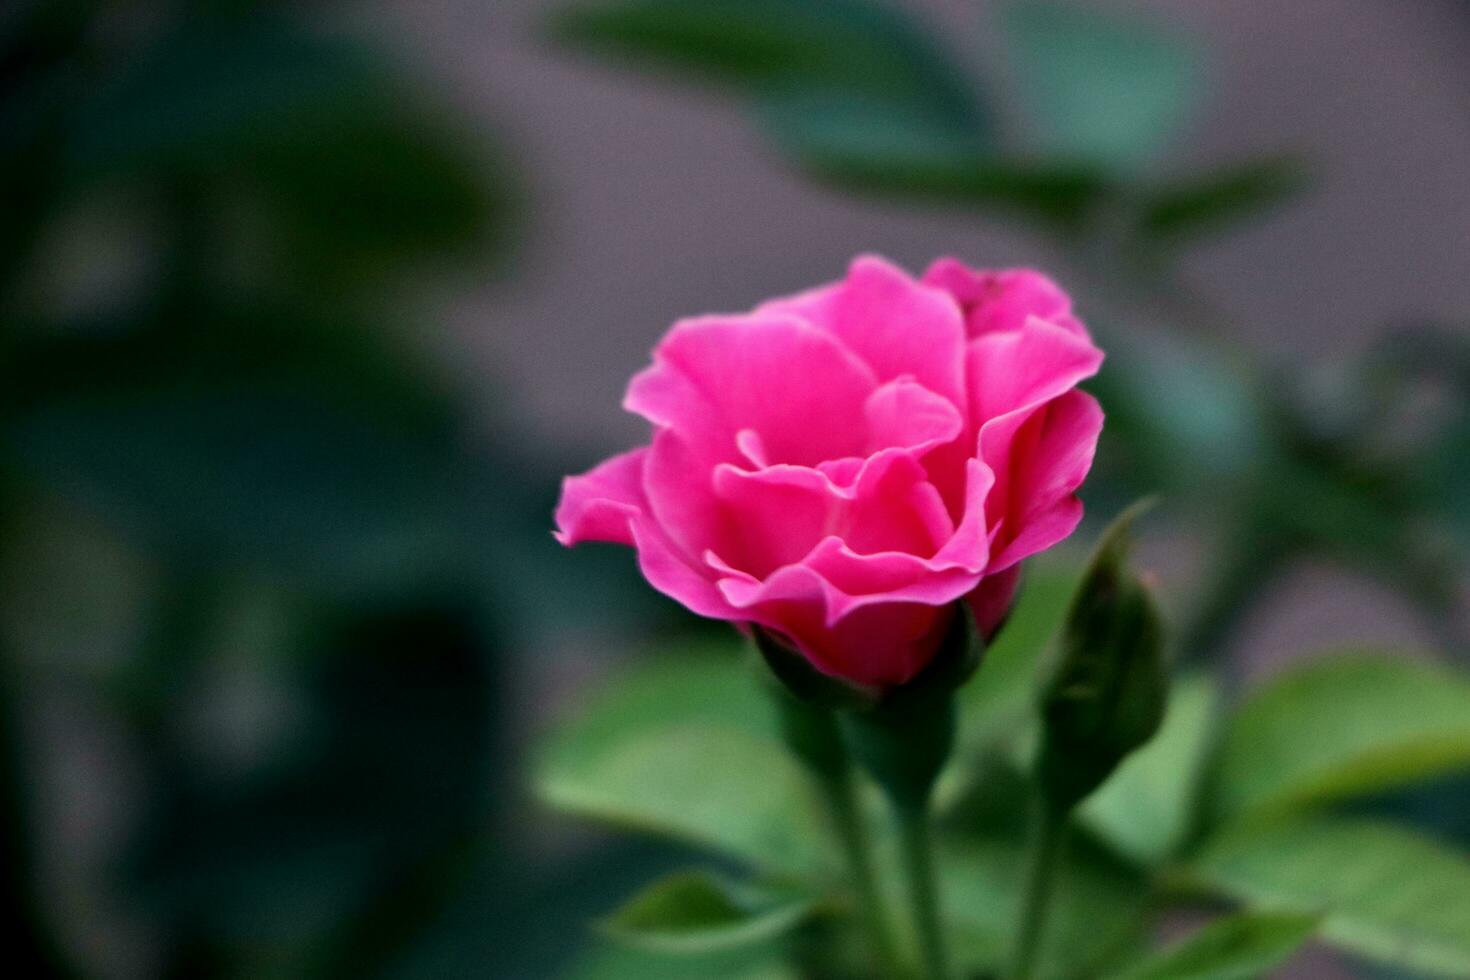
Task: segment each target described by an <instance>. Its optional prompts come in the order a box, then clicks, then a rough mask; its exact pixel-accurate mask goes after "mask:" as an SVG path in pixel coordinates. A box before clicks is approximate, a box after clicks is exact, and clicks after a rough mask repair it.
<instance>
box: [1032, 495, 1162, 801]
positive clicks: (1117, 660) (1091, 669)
mask: <svg viewBox="0 0 1470 980" xmlns="http://www.w3.org/2000/svg"><path fill="white" fill-rule="evenodd" d="M1148 505H1149V502H1147V501H1144V502H1141V503H1140V504H1135V505H1134V506H1133V507H1132V508H1130V509H1129V510H1127V511H1125V512H1124V513H1123V514H1122V515H1121V516H1120V517H1119V518H1118V519H1117V520H1115V521H1114V522H1113V524H1112V525H1111V526H1110V527H1109V528H1108V529H1107V530H1106V531H1104V532H1103V535H1102V539H1101V540H1100V541H1099V542H1098V546H1097V550H1096V552H1095V553H1094V555H1093V558H1092V561H1091V562H1090V563H1089V565H1088V568H1087V572H1086V574H1085V575H1084V576H1083V578H1082V584H1081V585H1080V586H1079V587H1078V589H1077V594H1076V596H1075V597H1074V598H1073V600H1072V605H1071V607H1070V609H1069V610H1068V613H1067V619H1066V625H1065V628H1064V630H1063V632H1062V640H1061V644H1060V646H1059V648H1058V656H1057V662H1056V665H1055V668H1054V670H1053V672H1052V674H1051V676H1050V677H1049V678H1048V680H1047V682H1046V685H1045V687H1044V689H1043V691H1042V695H1041V716H1042V743H1041V754H1040V756H1039V757H1038V759H1037V762H1036V779H1037V783H1038V786H1039V789H1040V792H1041V795H1042V796H1043V798H1045V800H1046V801H1047V804H1048V806H1050V807H1051V808H1052V809H1053V810H1054V811H1055V812H1057V813H1067V812H1068V811H1070V810H1071V809H1072V807H1074V806H1076V805H1077V804H1078V803H1079V802H1081V801H1082V800H1083V799H1084V798H1085V797H1087V796H1088V795H1090V794H1091V793H1092V792H1093V791H1094V790H1096V789H1097V788H1098V787H1099V786H1100V785H1101V784H1102V783H1103V781H1104V780H1106V779H1107V778H1108V777H1109V776H1110V775H1111V774H1112V772H1113V771H1114V770H1115V769H1116V768H1117V766H1118V764H1119V763H1121V762H1122V761H1123V759H1124V758H1126V757H1127V756H1128V755H1130V754H1132V753H1133V752H1134V751H1136V750H1137V749H1138V748H1140V747H1141V746H1142V745H1143V744H1144V743H1146V742H1147V741H1148V740H1149V739H1151V738H1152V737H1153V736H1154V733H1155V732H1157V731H1158V728H1159V725H1160V723H1161V722H1162V721H1163V717H1164V708H1165V703H1166V701H1167V697H1168V683H1169V681H1168V675H1167V672H1166V670H1165V668H1164V662H1163V638H1162V626H1161V625H1160V622H1159V614H1158V611H1157V609H1156V608H1155V607H1154V602H1153V599H1152V597H1150V596H1149V594H1148V591H1147V590H1146V589H1145V588H1144V587H1143V584H1142V582H1140V581H1139V579H1138V577H1137V574H1136V573H1135V572H1134V571H1133V570H1132V568H1131V567H1129V564H1128V553H1129V550H1130V548H1131V533H1132V524H1133V521H1134V520H1135V519H1136V518H1137V516H1138V515H1139V514H1140V513H1141V512H1142V511H1143V510H1145V509H1146V508H1147V507H1148Z"/></svg>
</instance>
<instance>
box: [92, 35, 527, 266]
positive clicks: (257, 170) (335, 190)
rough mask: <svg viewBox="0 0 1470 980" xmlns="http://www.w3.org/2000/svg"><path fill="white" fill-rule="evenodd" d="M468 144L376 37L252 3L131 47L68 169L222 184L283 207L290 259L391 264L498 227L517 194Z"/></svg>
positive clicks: (95, 103)
mask: <svg viewBox="0 0 1470 980" xmlns="http://www.w3.org/2000/svg"><path fill="white" fill-rule="evenodd" d="M468 145H469V144H468V142H467V141H466V140H465V139H464V137H463V134H461V133H460V132H458V127H457V126H456V125H454V124H453V123H452V122H451V120H449V119H448V118H447V117H446V115H445V113H443V112H440V111H434V110H432V109H431V108H430V106H429V105H428V103H427V102H426V100H424V99H422V98H420V97H419V94H418V93H417V92H415V91H412V90H410V88H409V86H407V85H405V84H404V83H402V82H401V81H400V80H399V79H398V78H397V77H396V75H395V73H394V72H392V71H391V70H390V69H389V68H388V66H387V64H386V63H385V62H384V61H383V59H381V58H380V57H379V56H377V55H376V54H375V53H374V52H372V51H371V50H370V49H368V48H367V47H365V46H362V45H359V44H356V43H354V42H352V41H351V40H349V39H346V38H343V37H329V36H325V35H319V34H316V33H313V32H311V31H310V30H308V29H307V28H305V27H304V26H302V25H300V24H298V23H296V22H294V21H292V20H290V19H288V18H284V17H278V16H275V15H272V14H269V13H263V12H255V13H253V14H251V15H248V16H244V17H231V18H195V19H193V20H190V21H188V23H187V24H186V25H185V26H182V27H179V28H176V29H174V30H171V31H167V32H164V33H163V34H162V35H161V36H160V37H159V39H158V40H157V41H156V42H154V43H153V44H151V45H150V46H148V47H146V48H145V49H143V50H141V51H140V52H138V53H137V54H136V56H133V57H130V58H129V59H127V62H126V65H125V66H124V68H123V70H121V71H119V72H118V73H116V74H115V75H114V76H111V77H109V78H107V79H106V80H105V81H103V82H102V83H100V84H98V85H97V86H96V87H95V90H94V91H91V92H89V97H88V98H87V99H86V100H85V101H84V102H83V104H82V105H81V106H80V108H79V109H78V111H77V113H76V118H75V119H74V120H73V125H72V126H71V128H70V137H69V142H68V144H67V147H66V152H65V167H64V169H65V171H66V175H67V177H68V178H70V179H72V180H75V181H87V180H92V179H95V178H99V177H111V176H117V175H119V174H121V175H124V176H138V175H146V176H150V177H163V178H164V179H167V180H175V179H177V178H179V177H181V176H187V177H188V178H189V179H190V180H191V181H193V182H195V183H196V184H198V183H202V184H203V185H205V189H206V190H208V191H211V192H214V191H218V190H219V189H221V188H228V190H229V191H230V192H231V193H232V194H233V197H232V198H231V200H230V202H229V204H230V205H233V206H234V208H235V210H238V209H239V201H241V200H244V201H246V202H250V203H255V202H263V203H264V204H266V205H267V206H269V207H270V208H272V209H273V210H274V213H273V214H272V215H271V218H272V221H271V223H270V224H269V225H267V228H266V233H267V234H280V235H281V236H282V239H283V240H282V242H280V243H276V242H272V243H271V244H272V245H274V246H275V247H277V248H288V249H289V250H290V253H291V254H289V255H287V256H284V257H283V260H282V265H283V266H284V271H287V272H293V273H295V274H298V275H300V276H302V277H303V278H306V279H312V278H313V276H314V275H317V274H320V273H321V272H323V271H329V272H337V271H352V272H356V273H357V274H358V275H359V276H361V275H362V274H363V273H374V274H377V275H381V274H384V273H388V272H392V271H395V269H396V267H397V265H398V263H400V262H402V260H403V259H404V258H406V257H413V258H423V257H428V256H433V255H435V254H436V253H438V252H445V251H452V252H455V253H465V252H467V251H469V250H470V249H472V248H475V247H477V246H480V245H487V244H491V243H493V242H495V241H498V240H497V239H494V238H492V235H494V234H497V233H498V232H500V231H501V230H502V229H501V227H500V226H502V225H504V224H505V219H506V218H508V217H509V212H510V195H509V192H508V191H505V190H503V189H502V188H501V187H500V182H499V181H498V180H496V179H492V175H496V174H497V170H496V168H492V167H491V166H490V165H489V164H488V163H487V162H485V161H483V160H481V159H480V158H479V155H478V154H476V153H473V152H471V151H469V150H468V149H467V146H468ZM191 207H194V208H195V209H196V210H197V208H198V207H199V205H197V204H194V205H191ZM251 229H252V231H257V229H256V228H255V226H254V225H252V226H251Z"/></svg>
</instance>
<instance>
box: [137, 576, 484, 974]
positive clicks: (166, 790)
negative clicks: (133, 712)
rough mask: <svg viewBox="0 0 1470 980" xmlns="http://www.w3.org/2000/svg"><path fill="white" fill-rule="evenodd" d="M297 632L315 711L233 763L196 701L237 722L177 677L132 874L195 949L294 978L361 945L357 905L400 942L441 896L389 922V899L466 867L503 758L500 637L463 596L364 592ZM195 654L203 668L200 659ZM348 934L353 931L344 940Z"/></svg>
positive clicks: (290, 666)
mask: <svg viewBox="0 0 1470 980" xmlns="http://www.w3.org/2000/svg"><path fill="white" fill-rule="evenodd" d="M288 643H289V645H290V646H291V647H292V648H293V651H292V652H294V653H295V654H296V655H295V656H292V657H285V658H282V659H283V661H284V668H285V670H286V671H287V672H288V673H289V674H290V675H292V679H295V680H297V681H298V685H297V686H296V687H295V688H293V690H292V693H293V695H294V696H295V698H296V699H297V700H296V701H295V703H296V704H298V705H299V708H300V710H301V713H300V716H299V717H297V718H296V719H295V724H293V725H291V726H290V727H289V728H288V730H287V731H286V732H285V733H284V734H283V736H282V737H281V738H280V739H278V742H277V744H276V745H275V746H274V747H273V751H272V752H271V753H270V754H269V755H268V756H266V757H265V758H264V759H262V760H260V761H259V762H258V763H257V764H256V765H254V766H251V767H248V768H245V769H244V770H243V771H241V772H238V773H235V774H231V772H230V770H229V767H221V766H220V765H219V764H218V762H217V761H216V759H215V757H213V756H211V755H209V754H208V753H207V752H205V751H202V750H201V749H200V747H199V745H198V744H197V743H201V742H202V743H205V744H208V741H209V737H210V735H211V734H212V733H210V732H205V733H203V734H201V732H200V731H198V730H197V726H195V727H193V728H191V727H190V725H189V722H190V720H191V715H193V714H195V713H197V714H198V715H199V716H202V717H204V718H206V719H207V720H208V721H209V722H210V723H211V724H213V725H221V724H223V723H224V722H223V721H222V720H221V719H220V718H219V717H218V714H219V712H218V711H217V710H211V708H210V704H209V702H207V701H205V702H203V703H202V704H201V703H199V702H198V700H197V694H198V691H197V687H193V686H190V685H188V684H187V683H186V681H187V679H188V678H181V677H174V678H171V680H173V681H174V683H175V685H176V687H175V690H176V692H177V694H176V696H175V697H173V698H171V699H170V701H169V702H168V704H167V708H168V711H169V713H168V714H167V715H166V716H165V717H163V718H161V719H158V718H148V719H147V720H146V730H144V731H140V732H139V733H138V736H139V738H140V740H141V741H143V743H144V744H145V745H147V746H148V747H149V749H150V752H149V754H148V756H147V759H148V763H149V765H150V766H152V767H155V768H154V771H153V772H152V776H153V778H154V779H155V785H154V786H152V787H151V789H152V790H153V792H152V794H150V796H149V811H148V813H147V819H144V820H141V821H139V823H138V827H139V833H140V836H139V837H138V838H137V839H136V840H134V841H132V842H131V844H130V847H129V849H128V851H127V854H126V859H125V861H124V863H123V866H122V867H121V869H120V873H121V875H122V879H121V880H122V884H121V885H120V886H119V887H120V888H121V889H122V894H126V895H127V896H128V899H129V901H130V902H132V903H133V904H134V906H135V907H136V908H137V909H138V910H139V911H140V912H142V913H144V914H149V915H152V916H156V917H157V918H156V919H154V921H156V922H158V923H159V924H160V925H161V926H163V927H165V928H168V929H171V930H172V931H174V932H175V933H178V934H179V935H178V937H177V938H178V942H177V946H178V948H179V949H181V950H185V949H187V947H188V946H189V944H190V943H191V942H203V943H206V944H211V945H213V944H218V945H219V946H221V947H223V948H225V949H229V950H231V951H232V956H234V957H238V958H239V960H240V962H242V963H244V962H247V961H248V962H254V963H256V964H257V966H259V967H260V969H262V970H263V969H264V968H265V967H264V964H265V963H267V962H271V963H275V964H276V965H278V966H283V967H284V968H285V970H286V973H288V974H289V973H297V972H303V967H302V964H303V963H304V962H306V960H308V959H309V960H310V961H311V962H314V963H322V962H327V963H330V962H332V961H333V959H334V958H335V957H337V956H344V955H345V956H361V955H363V949H362V947H363V946H364V945H367V944H368V943H366V942H364V936H363V934H362V931H361V930H359V929H355V928H354V921H355V920H356V918H357V917H358V916H373V917H374V918H373V922H374V928H373V930H372V931H371V932H370V933H369V934H368V935H367V937H366V938H367V940H368V941H370V943H371V945H372V946H373V947H374V948H375V949H376V950H377V951H378V952H379V953H380V954H382V955H384V956H387V955H390V954H392V953H394V952H396V950H397V947H396V943H398V942H400V941H402V940H405V939H407V938H409V937H410V936H411V935H412V934H413V933H414V931H415V930H416V928H417V927H418V925H420V920H419V917H421V916H423V915H425V914H426V913H429V912H432V911H433V906H432V901H433V899H432V895H433V894H435V892H434V890H429V891H428V892H427V894H425V893H419V894H418V899H419V900H418V901H417V902H416V903H414V907H413V908H411V909H409V910H398V911H399V912H400V913H403V914H399V915H395V916H394V917H393V918H392V920H391V922H384V921H379V920H378V919H377V918H376V910H377V906H378V903H379V902H380V901H381V900H382V897H383V896H390V897H396V896H397V895H398V894H399V893H400V892H402V891H403V890H405V889H406V888H407V887H408V883H409V882H410V881H418V880H419V879H420V878H426V879H429V880H432V881H436V882H438V881H443V880H453V879H454V877H455V875H456V874H458V873H459V868H460V866H461V865H462V864H463V863H464V862H463V860H461V858H462V856H463V849H464V846H465V843H466V842H467V841H469V840H472V839H474V838H475V837H476V836H477V835H478V834H480V833H482V832H483V828H484V826H485V822H486V817H487V803H488V802H489V797H488V787H489V785H490V784H489V783H488V782H487V779H486V777H487V776H489V775H493V774H494V768H493V767H494V766H496V765H498V762H499V760H498V757H497V756H496V755H495V754H494V752H493V749H494V748H495V746H494V743H493V737H494V734H495V729H494V727H493V725H492V720H493V718H494V709H493V700H494V698H495V693H496V692H495V688H494V675H493V672H492V670H493V668H492V658H493V657H494V655H495V653H496V652H497V650H496V646H495V641H494V638H493V637H492V636H491V635H490V633H489V631H488V629H487V627H486V624H485V622H484V620H483V616H482V614H481V613H479V612H478V611H476V610H475V609H474V608H473V607H472V606H471V605H470V604H467V603H462V602H460V601H458V600H455V599H453V598H452V596H450V595H448V594H447V593H446V594H445V595H434V596H428V597H425V598H422V599H413V598H394V599H390V600H382V599H379V600H378V601H376V602H363V603H362V604H360V605H359V604H358V603H356V602H354V603H351V604H348V605H345V606H342V607H338V608H334V609H332V610H330V611H327V612H323V613H319V619H318V621H316V622H315V623H314V625H311V626H308V627H305V628H303V629H301V630H300V631H299V633H298V634H297V635H294V636H292V637H291V638H290V640H289V641H288ZM192 652H193V655H194V656H195V657H199V656H200V652H199V651H197V650H196V651H192ZM270 652H271V653H276V652H277V651H275V650H272V651H270ZM171 666H172V667H173V669H174V670H175V671H176V672H181V670H182V667H181V665H178V664H174V665H171ZM186 666H189V667H192V669H193V671H194V672H195V673H197V672H198V671H199V668H200V662H199V661H198V660H196V661H194V662H193V663H192V664H191V665H186ZM214 737H216V738H217V737H218V735H214ZM446 746H449V747H453V748H452V749H446ZM341 937H351V938H352V939H353V940H354V941H353V942H352V943H351V944H350V946H349V948H347V949H345V950H340V949H335V948H331V944H332V943H333V942H334V941H335V940H337V939H338V938H341ZM282 957H285V959H281V958H282ZM298 957H303V958H304V959H298ZM368 958H369V959H371V957H368ZM289 963H294V964H295V966H294V967H290V966H285V964H289ZM246 972H250V971H249V970H248V969H246ZM305 972H310V971H305Z"/></svg>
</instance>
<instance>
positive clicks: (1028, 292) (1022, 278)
mask: <svg viewBox="0 0 1470 980" xmlns="http://www.w3.org/2000/svg"><path fill="white" fill-rule="evenodd" d="M924 282H925V283H926V284H928V285H930V286H935V287H937V288H939V289H943V290H944V291H945V292H947V293H949V294H950V295H951V296H953V297H954V298H955V300H956V301H957V302H958V303H959V304H960V308H961V309H962V310H963V311H964V315H965V329H966V331H967V332H968V333H969V335H970V336H971V337H978V336H980V335H982V334H987V333H994V332H997V331H1006V330H1019V329H1020V328H1021V327H1022V326H1023V325H1024V324H1025V323H1026V319H1027V318H1028V317H1032V316H1036V317H1040V318H1041V319H1043V320H1047V321H1049V322H1051V323H1054V324H1056V325H1057V326H1059V327H1062V328H1064V329H1066V330H1068V331H1071V332H1072V333H1076V334H1079V335H1081V336H1083V337H1086V336H1087V328H1085V327H1084V326H1083V325H1082V321H1080V320H1078V319H1077V317H1076V316H1075V315H1074V314H1073V313H1072V301H1071V299H1069V298H1068V296H1067V294H1066V293H1064V292H1063V291H1062V289H1061V287H1059V286H1058V285H1057V284H1056V283H1054V282H1052V280H1050V279H1048V278H1047V277H1046V276H1044V275H1042V274H1041V273H1040V272H1037V271H1035V270H1034V269H1000V270H995V271H991V270H988V269H971V268H970V267H969V266H967V265H965V264H964V263H963V262H960V261H959V260H958V259H953V258H944V259H940V260H938V261H937V262H935V263H934V264H933V265H931V266H930V267H929V269H928V271H927V272H925V273H924Z"/></svg>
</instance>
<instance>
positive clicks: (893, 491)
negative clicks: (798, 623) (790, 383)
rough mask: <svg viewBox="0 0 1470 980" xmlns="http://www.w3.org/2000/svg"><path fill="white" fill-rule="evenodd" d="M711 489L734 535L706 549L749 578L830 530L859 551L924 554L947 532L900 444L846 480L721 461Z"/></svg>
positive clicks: (788, 559) (801, 552) (786, 561)
mask: <svg viewBox="0 0 1470 980" xmlns="http://www.w3.org/2000/svg"><path fill="white" fill-rule="evenodd" d="M714 492H715V496H716V498H717V499H718V500H719V501H720V502H721V503H722V504H723V505H724V507H725V513H726V514H727V515H728V519H729V521H730V526H731V527H732V529H734V530H733V532H732V533H733V534H734V536H735V537H736V538H737V540H736V541H733V542H731V543H729V544H728V545H727V546H724V547H715V546H712V548H713V550H715V551H718V552H719V554H720V555H722V556H723V557H724V558H726V559H728V560H730V561H733V562H734V563H735V565H736V566H737V567H739V568H741V569H743V570H744V571H746V572H749V573H750V574H752V575H754V576H756V577H763V576H765V575H769V574H770V573H771V572H773V571H775V570H776V569H778V568H781V567H782V566H785V565H791V564H795V563H797V562H799V561H801V560H802V559H803V558H804V557H805V556H806V555H807V553H808V552H810V551H811V550H812V549H813V548H815V547H816V546H817V544H818V543H819V542H820V541H822V540H823V539H824V538H828V537H832V536H836V537H838V538H840V539H841V540H842V541H844V542H845V543H846V544H847V546H848V547H850V548H851V549H852V550H853V551H855V552H858V553H862V554H873V553H878V552H887V551H893V552H904V553H907V554H912V555H918V556H921V557H929V556H931V555H933V553H934V551H935V550H936V549H937V548H938V547H939V546H940V545H941V544H942V543H944V542H945V541H947V540H948V539H949V538H950V536H951V535H952V533H953V525H952V524H951V523H950V519H949V515H948V513H947V512H946V511H945V509H944V504H943V502H942V501H941V500H940V499H939V494H938V492H937V491H936V490H935V489H934V487H933V486H932V485H930V484H929V482H928V480H927V474H926V473H925V471H924V468H923V467H922V466H920V465H919V464H918V463H917V462H915V461H914V459H913V458H912V457H911V456H910V455H908V454H907V453H905V452H903V451H901V450H888V451H885V452H884V453H880V454H878V455H876V456H874V457H873V458H872V459H870V460H868V462H867V463H866V464H865V465H864V466H863V467H862V469H860V470H859V472H858V474H857V476H856V479H855V480H854V481H853V483H851V484H850V485H847V486H843V485H840V484H837V483H834V482H833V481H832V480H831V479H830V478H828V476H827V475H826V474H824V473H822V472H821V471H819V470H815V469H809V468H807V467H800V466H773V467H770V468H768V469H764V470H757V471H750V470H744V469H740V468H739V467H735V466H731V465H728V464H725V465H721V466H719V467H716V469H715V474H714Z"/></svg>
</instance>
